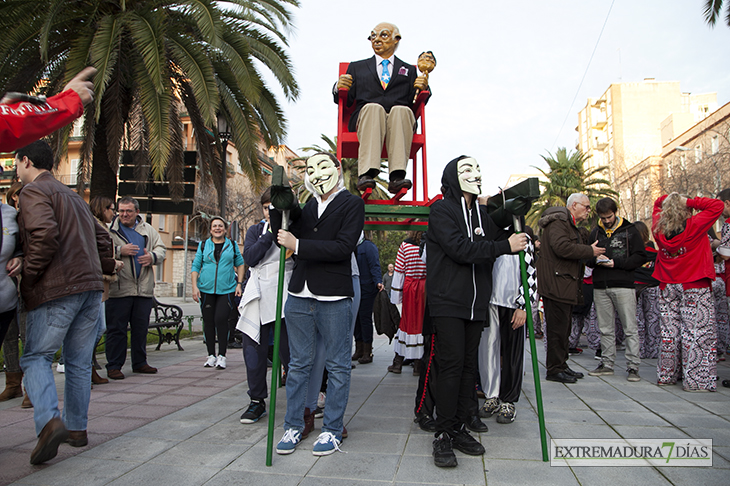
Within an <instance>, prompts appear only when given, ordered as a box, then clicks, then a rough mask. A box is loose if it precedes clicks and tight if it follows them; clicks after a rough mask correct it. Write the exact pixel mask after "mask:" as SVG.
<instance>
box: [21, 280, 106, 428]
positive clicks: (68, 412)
mask: <svg viewBox="0 0 730 486" xmlns="http://www.w3.org/2000/svg"><path fill="white" fill-rule="evenodd" d="M100 305H101V291H100V290H99V291H87V292H82V293H80V294H74V295H69V296H66V297H61V298H58V299H55V300H51V301H50V302H46V303H44V304H41V305H39V306H38V307H36V308H35V309H33V310H31V311H28V317H27V321H26V331H25V333H26V334H25V336H26V342H25V349H24V352H23V357H22V358H20V366H21V368H22V369H23V373H25V380H24V381H25V388H26V390H27V391H28V396H29V397H30V400H31V401H32V402H33V406H34V411H33V413H34V417H33V418H34V420H35V431H36V435H39V434H40V433H41V430H43V427H44V426H45V425H46V424H47V423H48V422H49V421H50V420H51V419H53V418H54V417H58V416H59V415H61V414H60V412H59V410H58V394H57V393H56V383H55V382H54V380H53V370H52V369H51V364H52V363H53V356H54V354H55V353H56V351H57V350H58V348H60V347H61V345H63V357H64V361H65V363H66V364H65V366H66V374H65V382H66V383H65V388H64V406H63V417H62V418H63V421H64V423H65V424H66V428H68V429H69V430H86V422H87V415H88V411H89V397H90V395H91V366H89V363H91V359H92V356H93V352H94V345H95V344H96V343H95V342H94V338H96V330H97V320H98V318H99V308H100Z"/></svg>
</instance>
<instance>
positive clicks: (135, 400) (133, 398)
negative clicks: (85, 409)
mask: <svg viewBox="0 0 730 486" xmlns="http://www.w3.org/2000/svg"><path fill="white" fill-rule="evenodd" d="M153 398H155V395H151V394H149V393H133V392H131V391H126V392H124V393H110V394H108V395H105V396H103V397H100V398H97V399H96V400H94V401H95V402H101V403H123V404H139V403H147V402H148V401H150V400H151V399H153Z"/></svg>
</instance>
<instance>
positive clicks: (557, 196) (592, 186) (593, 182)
mask: <svg viewBox="0 0 730 486" xmlns="http://www.w3.org/2000/svg"><path fill="white" fill-rule="evenodd" d="M541 157H542V158H543V160H544V161H545V162H546V163H547V164H548V167H549V169H550V170H549V171H548V172H545V171H544V170H542V169H541V168H539V167H535V168H536V169H537V170H539V171H540V172H542V173H543V175H544V176H545V177H547V179H548V180H547V182H544V181H540V185H541V186H542V187H543V191H542V194H541V195H540V199H538V200H537V201H535V202H534V203H533V205H532V209H530V212H529V213H528V215H527V218H526V219H527V223H528V224H530V225H531V226H532V227H533V228H535V227H536V226H535V225H536V224H537V221H538V220H539V219H540V216H542V213H543V212H544V211H545V210H546V209H547V208H549V207H552V206H565V203H566V202H567V201H568V196H570V195H571V194H573V193H582V194H585V195H586V196H588V198H589V199H590V200H591V205H593V204H595V202H596V201H597V200H598V199H600V198H602V197H610V196H616V195H618V193H617V192H616V191H614V190H613V189H611V187H610V184H611V183H610V182H609V181H607V180H606V179H600V178H598V177H596V176H597V175H598V174H601V173H603V172H605V171H607V170H608V167H606V166H601V167H596V168H595V169H591V170H589V171H588V172H586V171H585V168H584V165H585V161H586V156H585V154H583V153H582V152H581V151H580V150H577V151H575V152H572V153H568V151H567V150H566V149H565V147H560V148H558V150H557V151H556V152H555V156H553V155H552V154H551V153H550V152H548V155H547V156H544V155H541ZM595 219H596V216H595V215H592V216H591V218H589V219H588V220H587V222H586V223H585V225H587V226H591V225H593V224H594V223H595Z"/></svg>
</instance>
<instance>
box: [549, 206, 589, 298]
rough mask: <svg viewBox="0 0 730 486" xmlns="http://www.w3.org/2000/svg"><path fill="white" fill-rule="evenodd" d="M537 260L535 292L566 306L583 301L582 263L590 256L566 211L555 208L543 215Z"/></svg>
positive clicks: (562, 208) (559, 207)
mask: <svg viewBox="0 0 730 486" xmlns="http://www.w3.org/2000/svg"><path fill="white" fill-rule="evenodd" d="M538 225H539V226H540V228H542V237H541V238H540V241H541V243H540V258H538V259H537V291H538V293H539V294H540V295H542V296H543V297H547V298H549V299H553V300H557V301H558V302H563V303H565V304H573V305H575V304H580V303H582V302H583V290H582V289H583V268H584V267H585V265H584V261H585V260H588V259H589V258H592V257H593V249H592V248H591V246H590V245H586V244H584V242H583V239H582V237H581V235H580V232H579V230H578V228H576V226H575V223H574V222H573V217H572V216H571V214H570V212H569V211H568V209H567V208H565V207H562V206H556V207H552V208H548V209H546V210H545V212H544V213H543V215H542V217H541V218H540V221H538Z"/></svg>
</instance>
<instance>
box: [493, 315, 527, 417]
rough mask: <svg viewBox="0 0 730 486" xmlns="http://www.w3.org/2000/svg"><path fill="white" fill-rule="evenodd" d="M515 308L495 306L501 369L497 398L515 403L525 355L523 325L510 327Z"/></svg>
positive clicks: (519, 388)
mask: <svg viewBox="0 0 730 486" xmlns="http://www.w3.org/2000/svg"><path fill="white" fill-rule="evenodd" d="M514 313H515V309H509V308H507V307H499V306H497V315H498V316H499V347H500V355H501V356H502V371H501V372H500V378H499V398H500V400H502V401H503V402H509V403H515V402H517V401H518V400H519V399H520V391H521V389H522V374H523V373H522V371H523V368H524V355H525V326H522V327H518V328H517V329H512V322H511V321H512V315H513V314H514Z"/></svg>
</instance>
